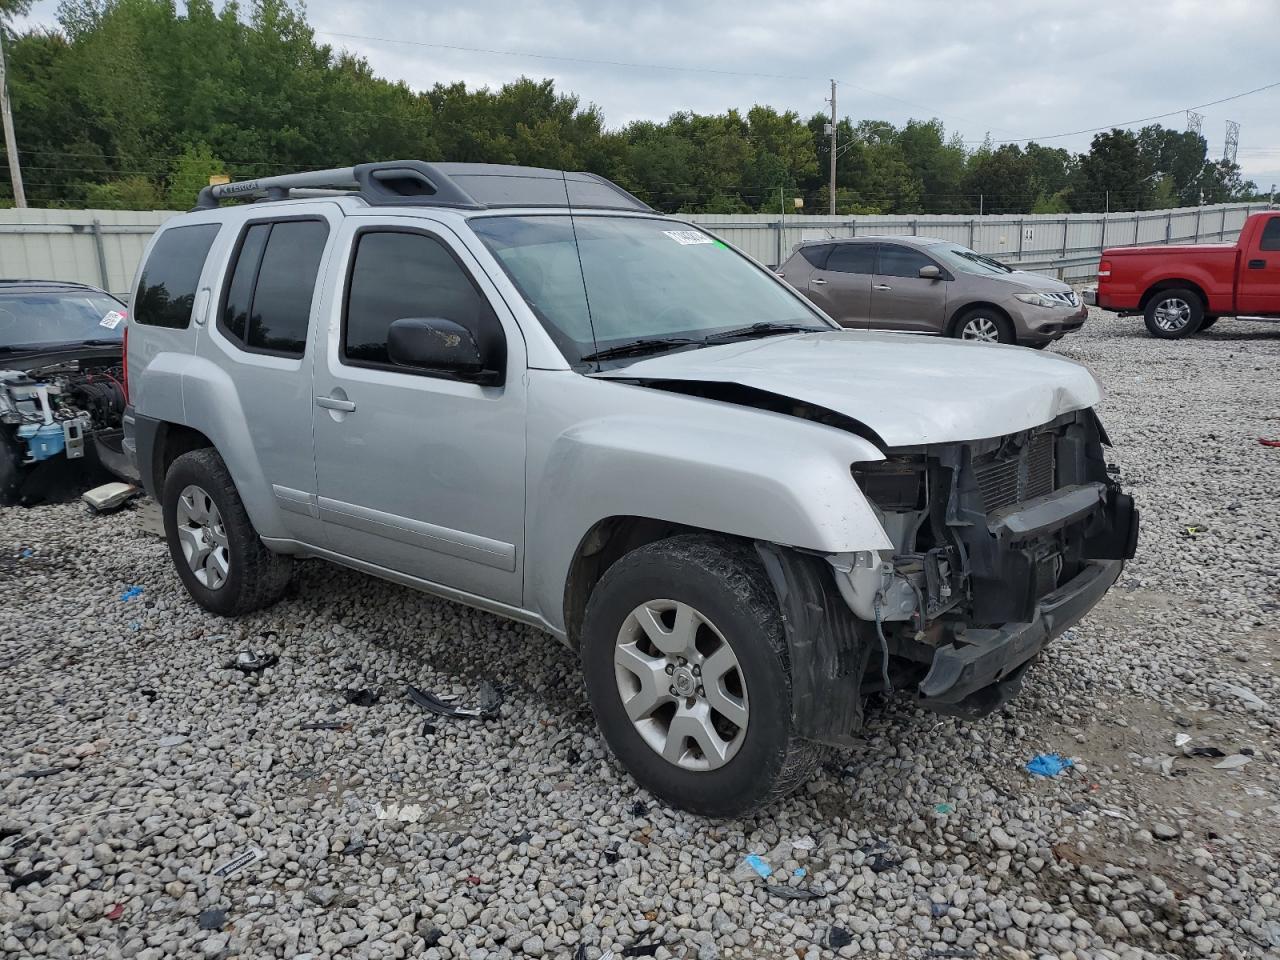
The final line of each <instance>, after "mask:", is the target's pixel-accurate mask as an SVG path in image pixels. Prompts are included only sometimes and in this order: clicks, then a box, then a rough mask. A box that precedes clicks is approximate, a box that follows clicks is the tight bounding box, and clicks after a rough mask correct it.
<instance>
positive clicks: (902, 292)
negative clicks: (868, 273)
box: [871, 243, 950, 333]
mask: <svg viewBox="0 0 1280 960" xmlns="http://www.w3.org/2000/svg"><path fill="white" fill-rule="evenodd" d="M921 267H938V270H939V272H940V276H939V277H938V278H935V279H928V278H925V277H922V276H920V268H921ZM949 276H950V274H949V273H947V272H946V271H945V270H944V269H943V268H942V266H941V265H940V264H938V263H937V262H935V261H934V259H933V258H932V257H929V256H926V255H925V254H924V253H921V252H920V251H919V250H917V249H915V248H914V247H908V246H906V245H905V244H899V243H882V244H880V259H879V263H878V265H877V267H876V275H875V282H874V283H873V284H872V286H871V328H872V329H873V330H901V331H903V332H906V333H942V332H944V331H945V329H946V325H947V286H948V281H947V280H946V279H944V278H946V277H949Z"/></svg>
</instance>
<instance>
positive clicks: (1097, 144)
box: [1067, 130, 1155, 211]
mask: <svg viewBox="0 0 1280 960" xmlns="http://www.w3.org/2000/svg"><path fill="white" fill-rule="evenodd" d="M1154 174H1155V171H1153V170H1152V169H1151V163H1150V158H1149V157H1148V156H1146V155H1145V154H1144V153H1143V151H1142V149H1141V148H1140V147H1139V145H1138V138H1137V136H1135V135H1134V134H1133V133H1131V132H1130V131H1128V130H1111V131H1109V132H1107V133H1099V134H1096V135H1095V136H1094V138H1093V143H1092V144H1091V145H1090V147H1089V152H1088V153H1086V154H1084V155H1083V156H1082V157H1081V158H1080V162H1079V164H1078V165H1077V167H1076V171H1075V174H1074V176H1073V177H1072V178H1071V185H1070V186H1069V187H1068V188H1067V202H1068V203H1070V204H1071V209H1072V210H1076V211H1094V210H1102V209H1104V208H1105V207H1106V206H1107V205H1108V203H1109V205H1110V208H1111V209H1112V210H1150V209H1151V207H1152V206H1153V201H1154V199H1155V188H1154V185H1153V183H1152V177H1153V175H1154Z"/></svg>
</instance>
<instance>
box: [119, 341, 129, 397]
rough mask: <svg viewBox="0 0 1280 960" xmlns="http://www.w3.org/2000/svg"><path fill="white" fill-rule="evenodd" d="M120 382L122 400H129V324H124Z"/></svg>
mask: <svg viewBox="0 0 1280 960" xmlns="http://www.w3.org/2000/svg"><path fill="white" fill-rule="evenodd" d="M120 357H121V360H120V383H121V385H122V386H123V387H124V402H125V403H128V402H129V324H128V322H127V321H126V323H125V325H124V344H123V349H122V351H121V353H120Z"/></svg>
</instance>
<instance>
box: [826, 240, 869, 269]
mask: <svg viewBox="0 0 1280 960" xmlns="http://www.w3.org/2000/svg"><path fill="white" fill-rule="evenodd" d="M827 269H828V270H831V271H834V272H836V273H875V272H876V245H875V244H874V243H842V244H840V245H839V246H838V247H836V248H835V250H833V251H832V252H831V259H830V260H828V261H827Z"/></svg>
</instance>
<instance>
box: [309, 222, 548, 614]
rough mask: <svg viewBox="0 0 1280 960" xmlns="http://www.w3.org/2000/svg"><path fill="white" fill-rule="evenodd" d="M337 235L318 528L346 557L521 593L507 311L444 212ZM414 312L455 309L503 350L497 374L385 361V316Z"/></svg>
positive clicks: (321, 381) (498, 596)
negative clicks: (480, 378)
mask: <svg viewBox="0 0 1280 960" xmlns="http://www.w3.org/2000/svg"><path fill="white" fill-rule="evenodd" d="M342 249H343V263H342V266H341V269H340V273H339V275H340V276H341V277H343V278H344V279H343V280H342V281H341V283H340V284H339V286H338V288H337V289H332V290H331V291H328V292H329V293H332V299H331V301H330V302H329V303H328V304H327V306H326V308H325V313H326V317H327V323H328V328H327V330H326V338H325V344H324V350H323V352H322V353H318V354H317V356H316V364H315V370H314V398H313V400H314V403H315V405H316V409H315V450H316V470H317V475H318V478H319V494H320V498H319V509H320V516H321V518H322V520H323V521H324V524H325V530H326V534H327V536H328V540H329V542H330V544H331V545H332V547H333V549H334V550H335V551H336V552H338V553H339V554H341V555H342V556H344V557H348V558H351V559H354V560H358V561H361V562H363V563H366V564H372V565H374V566H377V567H379V568H382V569H385V570H391V571H395V572H397V573H401V574H407V575H409V576H411V577H414V578H416V579H419V580H425V581H429V582H430V583H432V584H438V585H440V586H443V587H447V588H451V590H453V591H458V592H461V593H463V594H471V595H477V596H480V597H484V598H488V599H491V600H497V601H499V602H500V603H505V604H510V605H518V604H519V603H520V601H521V596H522V590H521V578H522V560H523V558H522V556H521V553H522V550H523V543H524V459H525V368H526V361H525V350H524V340H523V338H522V337H521V335H520V331H519V327H518V326H517V325H516V322H515V318H514V317H513V316H512V315H511V314H510V312H509V311H508V310H507V308H506V305H505V303H503V301H502V299H501V297H500V296H499V295H498V292H497V290H496V289H495V288H494V286H493V284H492V282H491V281H490V280H489V278H488V277H487V276H486V275H485V274H484V271H483V270H482V269H481V268H480V266H479V264H478V263H477V262H476V261H475V259H474V257H473V256H472V255H471V253H470V252H469V251H468V250H467V249H466V248H465V247H464V246H463V245H462V243H461V242H460V241H459V239H458V237H457V236H456V235H455V234H454V233H453V232H452V231H451V230H450V229H449V228H448V227H447V226H446V225H444V224H442V223H437V222H434V221H432V220H429V219H427V218H425V217H413V218H407V217H406V218H400V217H378V218H376V219H375V218H374V217H372V216H369V217H352V218H349V220H348V223H347V225H346V226H345V227H344V239H343V242H342ZM411 317H413V318H441V319H445V320H452V321H454V322H456V323H459V324H461V325H462V326H464V327H466V328H467V329H468V330H469V331H471V333H472V335H473V336H474V337H475V339H476V341H477V343H478V344H479V345H480V347H481V348H482V350H484V349H487V348H493V350H494V351H495V353H496V352H498V351H502V350H505V361H503V363H502V369H503V374H504V375H503V378H502V382H501V383H500V384H498V385H494V386H482V385H480V384H477V383H469V382H467V381H466V380H465V379H463V378H460V377H458V376H454V375H450V374H447V373H436V372H431V371H427V370H423V369H419V368H411V367H403V366H398V365H396V364H394V363H392V362H391V361H390V358H389V356H388V352H387V330H388V327H389V326H390V325H391V323H392V322H393V321H395V320H399V319H404V318H411ZM445 592H448V591H445ZM464 599H465V598H464Z"/></svg>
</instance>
